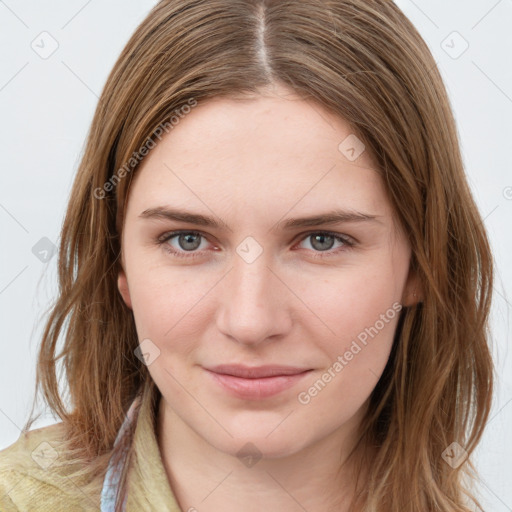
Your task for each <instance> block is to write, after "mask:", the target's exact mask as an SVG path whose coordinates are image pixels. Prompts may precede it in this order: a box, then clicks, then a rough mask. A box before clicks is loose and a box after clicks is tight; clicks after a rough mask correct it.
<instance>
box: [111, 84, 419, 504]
mask: <svg viewBox="0 0 512 512" xmlns="http://www.w3.org/2000/svg"><path fill="white" fill-rule="evenodd" d="M351 133H352V130H351V128H350V126H349V125H348V124H347V123H346V122H345V121H344V120H343V119H340V118H338V117H337V116H334V115H333V114H332V113H330V112H328V111H326V110H324V109H323V108H322V107H320V106H319V105H317V104H315V103H312V102H310V101H304V100H301V99H299V98H298V97H297V96H295V95H294V94H293V92H292V91H290V90H288V89H286V88H285V87H283V86H275V87H273V88H272V89H271V90H267V91H262V94H261V95H258V96H254V97H251V98H248V99H245V100H240V99H237V100H235V99H231V98H230V99H222V98H216V99H213V100H209V101H207V102H204V103H199V105H198V106H197V107H195V108H194V109H193V110H192V112H191V113H190V114H188V115H187V116H185V117H184V118H183V119H182V120H181V121H180V123H179V124H178V125H176V126H175V127H174V129H173V130H172V131H171V132H170V133H169V134H168V135H166V136H165V137H164V138H163V139H162V141H161V142H159V143H158V145H157V146H156V147H155V148H154V149H152V150H151V152H150V153H149V154H148V156H147V157H146V158H145V160H144V161H143V163H142V166H141V168H140V169H139V170H138V171H137V173H138V174H137V175H136V178H135V180H134V182H133V184H132V187H131V191H130V196H129V200H128V206H127V210H126V216H125V222H124V227H123V235H122V264H123V271H122V272H121V273H120V274H119V282H118V284H119V290H120V293H121V295H122V296H123V299H124V300H125V302H126V304H127V305H128V306H129V307H130V308H131V309H132V310H133V314H134V317H135V322H136V326H137V332H138V335H139V341H142V340H144V339H150V340H151V343H152V344H154V345H152V346H156V347H158V350H159V351H160V354H159V355H158V357H156V359H154V361H152V362H151V363H150V364H149V366H148V369H149V371H150V374H151V376H152V378H153V379H154V381H155V383H156V385H157V386H158V388H159V390H160V391H161V393H162V400H161V402H160V406H159V413H158V419H157V437H158V442H159V447H160V451H161V454H162V460H163V462H164V466H165V468H166V472H167V475H168V478H169V482H170V484H171V486H172V489H173V492H174V494H175V496H176V498H177V500H178V502H179V504H180V507H181V508H182V510H190V509H192V507H194V508H195V509H197V510H199V511H201V512H202V511H218V510H223V511H224V512H231V511H233V512H234V511H235V510H236V511H239V510H245V511H249V512H252V511H254V512H256V511H258V512H259V511H261V510H280V511H285V512H287V511H289V512H292V511H299V510H303V509H302V508H301V507H303V508H304V509H306V510H309V511H312V510H327V511H329V510H338V511H339V510H341V511H343V510H347V505H348V501H347V500H348V499H349V498H350V496H351V493H352V492H353V482H352V479H351V477H352V474H353V472H352V467H351V466H350V464H346V465H344V466H343V467H342V469H341V471H340V472H339V473H338V475H337V472H338V471H339V470H340V466H341V463H342V462H343V461H344V460H345V458H346V456H347V454H348V453H349V451H350V450H351V448H352V447H353V446H354V443H355V439H356V436H357V433H358V427H359V425H360V422H361V419H362V418H363V416H364V413H365V410H366V407H367V404H368V398H369V396H370V394H371V392H372V390H373V389H374V387H375V385H376V383H377V381H378V378H379V377H380V375H381V374H382V371H383V370H384V367H385V365H386V362H387V360H388V357H389V353H390V350H391V347H392V341H393V335H394V332H395V329H396V325H397V321H398V314H396V315H395V316H394V318H393V319H391V320H388V322H386V323H385V325H384V327H383V328H382V329H380V330H379V331H378V334H377V335H375V336H374V337H373V338H368V343H367V345H366V346H363V345H362V344H361V343H359V345H360V346H361V347H362V349H361V350H360V351H359V352H358V353H357V354H356V355H354V356H353V358H352V359H351V360H350V361H346V363H347V364H346V365H345V366H344V367H343V369H342V371H340V372H338V373H336V372H335V373H336V376H335V377H334V378H332V379H331V381H330V382H329V383H328V384H327V385H326V386H325V387H324V388H323V389H322V390H321V391H320V392H318V393H317V394H316V396H314V397H310V398H311V400H310V401H309V403H307V404H304V403H300V402H299V400H298V395H299V393H301V392H304V391H307V390H308V389H309V388H310V387H311V386H313V384H314V383H315V382H316V381H318V379H319V378H321V377H322V375H323V374H324V373H325V372H327V371H328V369H329V368H331V372H332V367H333V363H334V362H335V361H337V360H338V359H337V358H338V356H340V355H341V356H343V354H345V352H346V351H347V350H349V349H350V347H351V343H352V342H353V341H354V340H356V339H357V336H358V334H360V333H361V332H363V331H364V329H365V328H367V327H369V326H373V325H375V323H376V321H378V320H379V318H382V317H381V315H382V314H385V313H386V311H388V310H390V308H391V309H392V305H393V304H397V303H399V304H402V305H404V306H405V305H410V304H412V303H413V302H417V300H419V295H420V294H419V288H418V282H417V280H416V277H415V276H414V275H412V274H411V273H410V272H409V262H410V256H411V250H410V246H409V243H408V241H407V239H406V237H405V236H404V234H403V232H402V231H401V230H400V229H398V228H397V226H396V224H395V221H394V217H393V212H392V209H391V204H390V202H389V200H388V198H387V195H386V191H385V188H384V184H383V181H382V178H381V177H380V175H379V174H378V172H377V171H376V166H375V164H374V161H373V159H372V157H371V155H370V154H369V152H368V151H364V152H363V153H362V154H361V155H360V156H359V157H358V158H357V159H356V160H354V161H350V159H348V158H347V157H346V155H345V154H344V153H342V152H341V151H340V150H339V149H338V146H339V144H340V142H342V141H343V140H344V139H345V138H346V137H347V136H348V135H350V134H351ZM159 207H173V208H177V209H183V210H187V211H190V212H194V213H198V214H202V215H206V216H210V217H213V218H215V219H216V220H217V221H219V222H220V221H222V222H224V223H225V224H227V225H228V226H229V228H223V227H210V226H206V227H205V226H201V225H198V224H193V223H189V222H183V221H174V220H169V219H166V218H161V217H150V218H144V216H142V217H141V213H142V212H144V211H147V210H148V209H152V208H159ZM334 209H344V210H354V211H358V212H364V213H367V214H370V215H374V216H376V218H375V219H374V220H372V221H361V222H355V221H351V222H342V223H338V224H333V225H330V224H322V225H316V226H311V227H298V228H295V229H292V230H284V229H282V228H281V227H280V225H278V222H282V221H284V220H286V219H289V218H296V217H305V216H311V215H314V214H320V213H325V212H328V211H331V210H334ZM174 230H184V231H187V230H188V231H191V230H192V231H198V232H200V233H201V234H202V235H203V237H197V238H192V242H194V241H195V242H197V244H196V246H194V247H197V248H195V249H193V250H192V251H188V252H187V250H186V248H187V247H190V245H189V246H187V245H186V244H185V245H183V240H182V243H181V245H180V240H179V237H178V236H176V237H174V238H171V239H169V240H168V241H166V242H164V243H162V244H159V243H158V238H159V237H162V236H163V235H166V234H167V233H169V232H172V231H174ZM325 231H330V232H335V233H336V235H339V236H344V237H349V239H350V240H353V241H355V245H354V246H353V247H349V246H347V245H344V243H343V242H342V241H338V240H337V239H328V240H326V241H325V242H323V245H322V243H316V244H315V236H313V235H318V234H319V233H320V234H321V233H323V232H325ZM192 235H193V233H192ZM248 236H251V237H253V239H255V240H256V241H257V243H258V244H259V246H260V247H261V248H262V250H263V252H262V253H261V255H260V256H259V257H258V258H256V259H255V260H254V261H253V262H251V263H248V262H247V261H245V260H244V259H243V258H242V257H241V256H240V255H239V254H238V253H237V251H236V249H237V247H238V246H239V245H240V244H241V242H242V241H244V239H245V238H246V237H248ZM329 243H330V245H329ZM198 244H199V245H198ZM192 245H193V243H192ZM197 245H198V246H197ZM166 248H167V250H166ZM322 248H324V249H322ZM169 250H171V251H172V250H175V251H177V252H181V253H182V254H184V256H185V257H178V256H174V255H173V254H172V253H170V252H169ZM194 251H195V254H196V257H191V256H190V255H191V254H192V253H193V252H194ZM315 256H316V257H315ZM413 292H416V294H417V297H414V296H413ZM224 363H240V364H245V365H248V366H258V365H264V364H282V365H290V366H299V367H307V368H310V369H313V371H312V372H310V373H309V374H308V375H307V376H306V377H304V378H303V379H302V380H301V382H300V383H299V384H297V385H296V386H294V387H292V388H291V389H288V390H286V391H284V392H282V393H280V394H278V395H277V396H273V397H269V398H265V399H262V400H244V399H241V398H239V397H234V396H231V395H229V394H228V393H226V392H225V391H224V390H223V388H221V387H220V386H219V385H217V384H216V383H215V382H213V380H212V378H211V375H209V374H208V373H207V372H206V371H205V370H204V366H209V365H210V366H211V365H216V364H224ZM248 442H250V443H253V445H254V446H255V447H256V448H257V450H258V451H259V453H260V454H261V456H262V458H261V460H259V461H258V462H257V463H256V464H255V465H253V466H252V467H248V466H246V465H245V464H243V463H242V462H241V460H240V459H239V457H237V452H238V451H239V450H240V449H241V448H242V447H243V446H244V445H245V444H246V443H248ZM219 484H220V485H219ZM205 497H206V499H205ZM299 504H300V505H299ZM192 510H193V509H192Z"/></svg>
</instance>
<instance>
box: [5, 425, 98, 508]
mask: <svg viewBox="0 0 512 512" xmlns="http://www.w3.org/2000/svg"><path fill="white" fill-rule="evenodd" d="M63 435H64V432H63V426H62V423H56V424H55V425H50V426H47V427H42V428H39V429H35V430H31V431H29V432H24V433H22V434H21V435H20V437H19V438H18V439H17V441H15V442H14V443H13V444H11V445H10V446H8V447H7V448H5V449H3V450H0V510H1V511H2V512H15V511H16V512H18V511H26V510H31V511H34V512H37V511H43V510H44V511H46V510H52V511H55V512H59V511H64V510H66V511H70V512H73V511H80V512H83V511H84V510H89V509H90V510H97V509H98V507H97V504H96V503H95V501H94V499H93V497H88V496H87V495H85V494H84V493H83V492H82V491H81V489H80V486H79V485H77V483H76V482H75V481H74V479H73V478H72V477H71V469H72V465H70V464H66V463H63V462H64V461H63V453H62V450H61V445H62V444H63V441H64V438H63Z"/></svg>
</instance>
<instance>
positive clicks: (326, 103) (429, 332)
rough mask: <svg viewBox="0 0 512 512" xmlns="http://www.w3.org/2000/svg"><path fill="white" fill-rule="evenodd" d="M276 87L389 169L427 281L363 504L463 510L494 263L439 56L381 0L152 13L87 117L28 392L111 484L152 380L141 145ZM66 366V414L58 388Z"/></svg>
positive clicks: (484, 370) (381, 407) (374, 404)
mask: <svg viewBox="0 0 512 512" xmlns="http://www.w3.org/2000/svg"><path fill="white" fill-rule="evenodd" d="M272 83H281V84H284V85H286V86H288V87H290V88H291V89H293V90H294V91H296V92H297V93H299V94H300V95H302V96H303V97H304V98H309V99H313V100H314V101H316V102H317V103H318V104H319V105H322V106H323V107H325V108H327V109H328V110H329V111H331V112H333V113H335V114H337V115H339V116H341V117H342V118H344V119H345V120H347V121H348V122H349V123H350V125H351V126H352V128H353V131H354V133H355V134H357V137H359V138H360V139H361V140H362V141H363V142H364V144H365V145H366V147H367V149H368V150H369V151H370V152H371V154H372V155H373V156H374V157H375V160H376V162H377V163H378V165H379V169H380V172H381V174H382V177H383V180H384V183H385V186H386V189H387V192H388V194H389V198H390V201H391V203H392V206H393V208H394V210H395V213H396V218H397V220H398V221H399V222H400V223H401V225H402V226H403V228H404V230H405V233H406V234H407V236H408V238H409V241H410V244H411V248H412V257H411V267H412V268H413V269H414V270H415V271H416V272H417V274H418V276H419V278H420V281H421V285H422V303H420V304H419V305H417V306H414V307H407V308H404V309H403V310H402V311H401V317H400V323H399V326H398V328H397V331H396V334H395V343H394V346H393V350H392V354H391V357H390V359H389V362H388V365H387V367H386V369H385V371H384V374H383V375H382V377H381V379H380V381H379V382H378V384H377V386H376V387H375V390H374V392H373V394H372V396H371V401H370V408H369V411H368V415H367V417H366V418H365V421H364V423H363V425H362V433H361V442H362V443H365V444H367V445H372V446H375V447H376V448H377V455H376V457H375V458H374V459H372V461H371V464H369V463H368V462H369V461H364V460H362V461H361V465H360V468H361V469H363V468H366V469H367V470H368V474H367V478H366V481H365V482H361V486H360V488H361V489H365V491H364V492H363V491H361V492H359V493H358V494H357V495H356V496H355V497H354V507H356V506H357V507H360V510H366V511H376V510H378V511H380V512H391V511H396V510H407V511H409V512H413V511H414V512H425V511H426V510H436V511H441V512H445V511H457V512H459V511H468V510H470V508H468V507H469V505H468V504H469V503H470V501H474V502H475V503H478V500H477V499H476V498H475V497H474V492H473V491H472V488H471V485H472V483H473V480H474V478H475V477H476V472H475V468H474V466H473V465H472V464H471V462H470V458H468V460H467V461H466V462H465V463H464V464H462V465H460V466H459V467H454V468H452V467H451V466H450V465H449V464H447V462H445V460H443V457H442V454H443V452H444V451H445V449H446V448H447V447H448V446H449V445H451V444H452V443H453V442H457V443H458V444H459V445H460V446H462V447H463V448H464V449H465V450H466V452H467V453H468V456H471V454H472V452H473V451H474V449H475V447H476V445H477V444H478V442H479V440H480V438H481V436H482V432H483V429H484V426H485V423H486V420H487V418H488V415H489V411H490V406H491V397H492V390H493V371H494V369H493V364H492V359H491V355H490V349H489V347H488V336H489V335H488V315H489V308H490V302H491V293H492V283H493V264H492V256H491V253H490V248H489V244H488V240H487V237H486V233H485V230H484V227H483V224H482V219H481V217H480V215H479V213H478V211H477V208H476V206H475V203H474V201H473V199H472V196H471V193H470V190H469V188H468V185H467V182H466V178H465V174H464V169H463V163H462V159H461V152H460V147H459V142H458V137H457V131H456V125H455V122H454V117H453V114H452V111H451V107H450V103H449V100H448V98H447V94H446V90H445V87H444V84H443V81H442V79H441V76H440V74H439V71H438V69H437V67H436V64H435V61H434V59H433V57H432V55H431V53H430V51H429V49H428V47H427V45H426V44H425V42H424V41H423V39H422V38H421V36H420V35H419V33H418V32H417V30H416V29H415V28H414V26H413V25H412V24H411V23H410V21H409V20H408V19H407V18H406V17H405V15H404V14H403V13H402V12H401V11H400V10H399V8H398V7H397V6H396V5H395V4H394V3H393V2H391V1H388V0H374V1H371V2H369V1H366V0H323V1H320V0H300V1H299V0H279V1H277V0H276V1H274V0H203V1H197V0H163V1H161V2H159V3H158V4H157V5H156V6H155V7H154V8H153V10H152V11H151V12H150V13H149V15H148V16H147V18H146V19H145V20H144V21H143V22H142V23H141V24H140V26H139V27H138V28H137V30H136V31H135V33H134V34H133V36H132V37H131V39H130V40H129V42H128V44H127V45H126V47H125V48H124V50H123V51H122V53H121V55H120V57H119V59H118V61H117V62H116V64H115V66H114V68H113V70H112V72H111V74H110V76H109V78H108V80H107V82H106V85H105V87H104V90H103V92H102V94H101V98H100V101H99V104H98V106H97V110H96V113H95V115H94V119H93V122H92V127H91V130H90V133H89V135H88V139H87V145H86V148H85V152H84V155H83V158H82V160H81V163H80V166H79V169H78V173H77V176H76V180H75V182H74V186H73V189H72V192H71V197H70V201H69V207H68V210H67V214H66V218H65V221H64V225H63V228H62V234H61V241H60V253H59V282H60V294H59V297H58V299H57V301H56V304H55V305H54V307H53V309H52V311H51V314H50V316H49V319H48V323H47V325H46V329H45V332H44V335H43V339H42V344H41V348H40V353H39V358H38V366H37V382H36V392H37V390H38V389H39V388H41V389H42V391H43V393H44V397H45V400H46V402H47V403H48V405H49V406H50V408H51V409H52V410H53V411H55V412H56V413H57V414H58V416H59V417H60V418H61V419H62V421H63V425H64V427H65V429H66V433H67V439H68V445H69V450H70V453H73V457H74V458H75V460H83V461H89V462H90V464H89V465H88V467H87V470H86V471H87V472H88V474H90V475H96V476H97V475H101V474H102V472H104V471H105V468H106V462H107V458H108V456H109V455H110V453H111V451H112V446H113V442H114V440H115V437H116V433H117V431H118V429H119V428H120V425H121V423H122V421H123V419H124V415H125V413H126V411H127V409H128V406H129V404H130V403H131V401H132V400H133V399H134V397H135V396H136V394H137V393H138V392H139V391H140V389H141V387H142V386H143V384H144V383H149V385H151V382H150V381H151V379H150V378H149V374H148V371H147V368H146V367H145V366H144V364H142V363H141V362H140V361H139V359H138V358H137V357H136V355H135V353H134V350H135V349H136V348H137V346H138V337H137V332H136V329H135V324H134V320H133V315H132V312H131V311H130V310H129V309H128V308H127V306H126V305H125V304H124V302H123V301H122V299H121V296H120V294H119V292H118V290H117V285H116V281H117V276H118V272H119V270H120V234H121V228H122V222H123V213H124V210H125V206H126V201H127V197H128V192H129V186H130V182H131V181H132V179H133V176H134V174H135V173H136V168H137V165H138V161H139V160H138V156H137V155H139V153H138V150H139V149H140V148H141V147H144V145H148V144H149V143H152V144H153V143H158V140H157V139H159V138H160V137H159V136H158V134H159V131H158V127H159V126H161V125H162V123H164V122H165V120H167V119H170V118H171V116H173V115H176V116H179V114H178V113H179V112H183V108H184V107H183V106H184V105H187V104H189V105H190V104H191V99H193V101H196V102H202V101H207V100H208V98H213V97H219V96H224V97H235V96H238V95H244V94H258V93H259V91H261V89H262V88H264V87H266V86H268V85H269V84H272ZM175 112H176V113H175ZM173 113H175V114H173ZM192 115H193V113H192ZM169 125H170V123H167V128H169ZM166 131H167V129H166ZM171 136H172V135H171ZM134 155H135V156H134ZM136 156H137V158H136ZM132 159H133V160H132ZM127 162H129V164H128V167H127V166H126V164H127ZM121 169H124V172H121ZM108 184H110V185H108ZM62 334H65V337H64V340H63V348H62V351H61V352H60V354H57V341H58V339H59V337H60V336H61V335H62ZM59 359H62V360H63V361H62V362H63V365H64V369H65V372H66V375H65V377H66V380H67V383H68V385H69V395H70V399H71V410H70V411H67V410H66V409H65V407H64V404H63V402H62V400H61V395H60V394H59V390H58V380H57V363H58V360H59ZM32 421H33V420H32ZM84 471H85V470H84ZM465 477H468V478H467V482H465V480H466V478H465ZM404 482H407V484H406V485H405V484H404Z"/></svg>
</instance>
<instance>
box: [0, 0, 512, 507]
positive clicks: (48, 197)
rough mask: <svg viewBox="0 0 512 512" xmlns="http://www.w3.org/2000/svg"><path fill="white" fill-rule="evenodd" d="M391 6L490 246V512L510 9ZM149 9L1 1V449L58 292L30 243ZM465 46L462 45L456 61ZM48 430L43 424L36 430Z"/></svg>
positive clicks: (504, 438)
mask: <svg viewBox="0 0 512 512" xmlns="http://www.w3.org/2000/svg"><path fill="white" fill-rule="evenodd" d="M397 3H398V5H399V6H400V7H401V8H402V9H403V11H404V12H405V14H406V15H407V16H408V17H409V19H410V20H411V21H412V22H413V23H414V25H415V26H416V27H417V28H418V30H419V31H420V33H421V34H422V36H423V37H424V39H425V40H426V41H427V43H428V45H429V47H430V48H431V51H432V53H433V55H434V57H435V59H436V61H437V63H438V66H439V67H440V69H441V73H442V75H443V78H444V80H445V83H446V86H447V89H448V92H449V95H450V99H451V102H452V106H453V109H454V111H455V115H456V119H457V124H458V129H459V136H460V141H461V144H462V149H463V155H464V161H465V164H466V171H467V174H468V178H469V182H470V185H471V188H472V190H473V193H474V196H475V198H476V201H477V203H478V206H479V208H480V211H481V213H482V216H483V218H484V223H485V226H486V228H487V230H488V233H489V235H490V238H491V243H492V247H493V251H494V257H495V261H496V265H497V281H496V284H495V302H494V307H493V315H492V329H493V336H492V344H493V353H494V355H495V361H496V368H497V373H498V379H499V380H498V382H497V391H496V396H495V403H494V411H493V413H492V415H491V418H490V420H489V424H488V427H487V431H486V434H485V436H484V438H483V441H482V443H481V445H480V447H479V450H478V454H477V461H476V462H477V466H478V468H479V470H480V472H481V475H482V477H483V480H484V485H483V486H482V488H481V494H482V499H483V503H484V504H485V510H486V512H505V511H512V486H511V485H510V482H512V442H511V441H510V438H509V435H510V434H511V433H512V428H511V427H512V372H511V370H512V362H511V357H510V354H509V350H508V346H509V339H510V325H509V318H510V308H511V305H512V294H511V291H512V266H511V265H507V264H506V263H507V260H508V262H510V256H509V255H510V254H511V252H512V230H511V229H510V221H511V219H512V156H511V145H512V123H511V117H512V58H511V55H512V34H511V30H510V27H511V26H512V0H500V1H498V0H472V1H462V0H458V1H451V2H445V1H444V0H435V1H433V0H428V1H427V0H415V1H412V0H397ZM154 4H155V1H154V0H152V1H150V0H138V1H135V0H130V1H127V0H109V1H108V2H106V1H99V0H89V1H86V0H66V1H63V0H54V1H51V2H37V1H35V0H25V1H17V0H7V1H6V2H2V1H0V62H1V65H0V112H1V115H0V149H1V161H0V169H1V171H0V177H1V185H0V229H1V232H0V234H1V244H2V245H1V251H0V257H1V260H0V313H1V320H2V322H1V328H2V340H1V344H2V345H1V346H2V353H3V357H2V358H0V449H2V448H4V447H6V446H8V445H10V444H11V443H13V442H14V441H15V440H16V439H17V438H18V436H19V434H20V429H21V427H22V426H23V424H24V422H25V420H26V418H27V415H28V412H29V405H30V404H31V400H32V394H33V385H34V379H35V355H36V350H37V345H38V343H39V340H40V337H41V333H42V325H43V324H42V318H44V314H45V310H46V308H47V307H48V306H49V304H50V301H51V300H52V298H53V297H54V296H55V293H56V289H57V288H56V260H57V258H56V257H52V258H50V260H49V261H48V262H47V263H43V262H41V261H40V259H39V258H38V257H36V255H35V254H34V253H33V251H32V248H33V247H34V246H35V245H36V244H37V243H38V242H39V243H40V244H41V243H42V244H45V243H46V244H48V242H47V241H46V242H40V240H41V239H42V238H44V237H46V238H47V239H49V240H50V241H51V242H52V243H53V244H55V245H57V242H58V236H59V230H60V225H61V222H62V219H63V215H64V211H65V207H66V202H67V198H68V194H69V191H70V187H71V184H72V180H73V177H74V173H75V171H76V169H77V165H78V162H79V160H80V156H81V154H82V150H83V145H84V141H85V137H86V134H87V131H88V129H89V125H90V122H91V120H92V116H93V112H94V109H95V107H96V104H97V101H98V96H99V94H100V92H101V90H102V87H103V85H104V83H105V80H106V78H107V75H108V73H109V72H110V70H111V68H112V66H113V64H114V62H115V60H116V59H117V57H118V55H119V53H120V52H121V50H122V48H123V47H124V45H125V43H126V42H127V40H128V38H129V37H130V35H131V34H132V32H133V31H134V29H135V28H136V26H137V25H138V24H139V23H140V21H142V19H143V18H144V17H145V16H146V14H147V12H148V11H149V9H150V8H151V7H152V6H153V5H154ZM43 31H46V32H48V33H49V34H51V37H53V38H54V39H55V40H56V41H57V43H58V48H57V50H56V51H55V53H53V54H52V55H51V56H49V57H48V58H47V59H43V58H41V57H40V56H39V55H38V54H37V53H36V52H35V51H34V50H33V49H32V47H31V45H32V42H33V41H34V40H35V41H36V43H37V42H38V41H40V39H38V36H39V35H40V34H41V32H43ZM454 31H455V32H457V33H458V34H459V35H457V34H453V32H454ZM44 37H48V36H44ZM464 40H465V41H466V42H467V44H468V45H469V46H468V48H467V50H466V51H465V52H464V53H462V54H461V55H460V56H458V57H457V58H454V57H455V56H456V54H457V53H459V52H460V51H461V50H462V49H463V48H464V46H462V45H464V44H466V43H464ZM36 43H34V44H36ZM49 44H50V40H49V39H47V44H46V46H45V47H46V48H49ZM450 47H451V49H450ZM449 53H451V55H450V54H449ZM37 247H41V246H39V245H38V246H37ZM42 247H43V249H44V248H45V247H46V248H47V246H44V245H43V246H42ZM36 252H37V251H36ZM50 254H51V253H50ZM56 421H57V419H55V418H53V417H51V416H47V417H46V418H44V419H42V420H41V421H38V422H36V424H35V425H34V427H39V426H44V425H47V424H51V423H55V422H56Z"/></svg>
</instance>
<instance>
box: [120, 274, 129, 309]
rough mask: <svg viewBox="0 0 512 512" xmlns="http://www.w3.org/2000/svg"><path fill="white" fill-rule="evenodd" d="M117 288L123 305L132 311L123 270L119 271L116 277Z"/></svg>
mask: <svg viewBox="0 0 512 512" xmlns="http://www.w3.org/2000/svg"><path fill="white" fill-rule="evenodd" d="M117 288H118V289H119V293H120V294H121V297H122V298H123V300H124V302H125V304H126V305H127V306H128V307H129V308H130V309H132V301H131V298H130V290H129V288H128V279H127V278H126V273H125V271H124V270H120V271H119V274H118V275H117Z"/></svg>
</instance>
